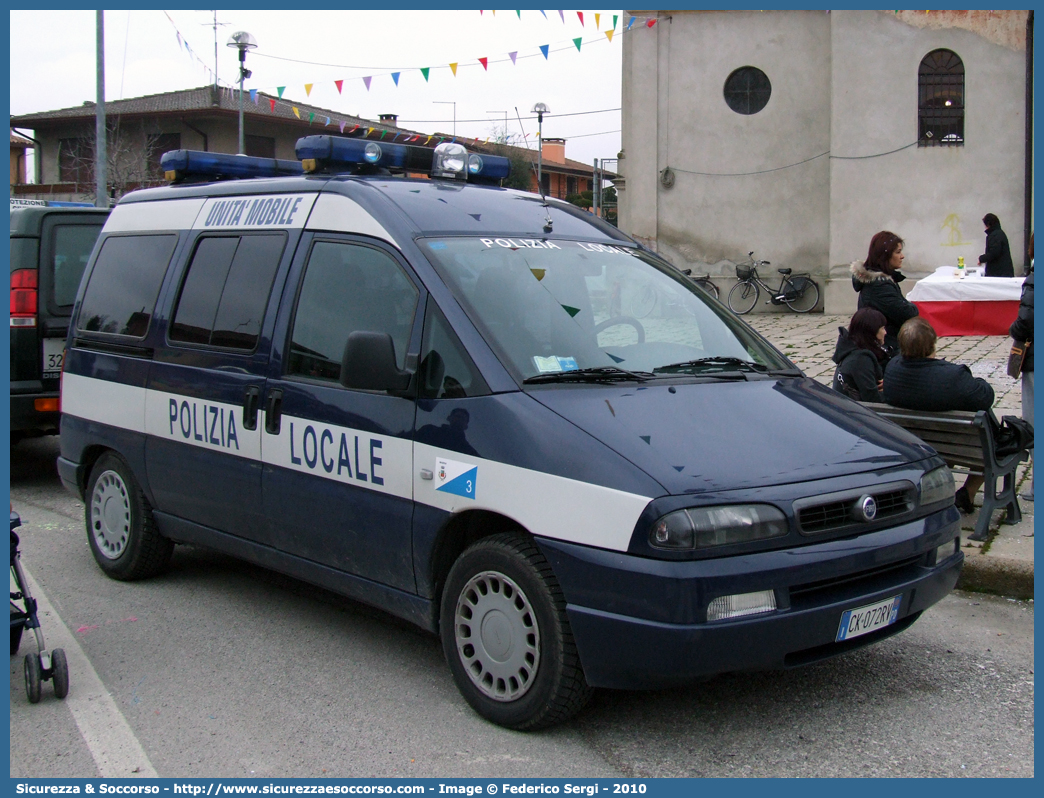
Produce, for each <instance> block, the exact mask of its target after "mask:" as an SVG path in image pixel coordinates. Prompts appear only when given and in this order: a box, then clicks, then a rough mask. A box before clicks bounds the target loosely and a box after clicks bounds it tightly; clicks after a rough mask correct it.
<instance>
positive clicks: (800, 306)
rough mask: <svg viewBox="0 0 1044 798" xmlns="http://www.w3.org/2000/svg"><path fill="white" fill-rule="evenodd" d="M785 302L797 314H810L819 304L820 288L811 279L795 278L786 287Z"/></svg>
mask: <svg viewBox="0 0 1044 798" xmlns="http://www.w3.org/2000/svg"><path fill="white" fill-rule="evenodd" d="M783 301H784V302H786V303H787V307H788V308H790V309H791V310H792V311H794V312H795V313H808V312H809V311H810V310H812V309H813V308H814V307H815V306H816V305H818V304H819V286H818V285H816V281H815V280H813V279H811V278H810V277H794V278H792V279H790V280H788V281H787V284H786V286H784V289H783Z"/></svg>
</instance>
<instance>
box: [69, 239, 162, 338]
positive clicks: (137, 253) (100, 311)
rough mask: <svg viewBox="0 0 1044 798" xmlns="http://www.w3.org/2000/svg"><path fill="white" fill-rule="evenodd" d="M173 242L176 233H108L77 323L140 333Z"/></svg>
mask: <svg viewBox="0 0 1044 798" xmlns="http://www.w3.org/2000/svg"><path fill="white" fill-rule="evenodd" d="M177 243H178V237H177V236H176V235H151V236H118V237H115V236H114V237H110V238H107V239H106V240H105V243H104V244H102V248H101V252H99V253H98V260H97V261H96V262H95V264H94V269H93V271H92V272H91V277H90V282H89V283H88V284H87V290H86V292H85V293H84V296H83V305H82V306H81V307H80V317H79V320H78V329H80V330H82V331H84V332H101V333H111V334H114V335H130V336H134V337H135V338H144V337H145V333H147V332H148V331H149V321H150V320H151V319H152V311H153V309H154V308H155V307H156V296H157V295H158V294H159V289H160V284H161V283H162V282H163V275H164V274H165V273H166V271H167V264H168V263H170V256H171V255H173V254H174V246H175V245H176V244H177Z"/></svg>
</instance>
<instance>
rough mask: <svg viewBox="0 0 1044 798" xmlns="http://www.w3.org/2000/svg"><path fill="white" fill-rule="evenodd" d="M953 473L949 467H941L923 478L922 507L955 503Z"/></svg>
mask: <svg viewBox="0 0 1044 798" xmlns="http://www.w3.org/2000/svg"><path fill="white" fill-rule="evenodd" d="M953 493H954V484H953V472H952V471H950V469H949V467H948V466H939V467H938V468H935V469H933V470H931V471H929V472H928V473H927V474H925V475H924V476H923V477H921V506H922V507H924V506H926V505H929V504H936V503H938V502H943V501H946V500H947V499H948V500H950V501H951V502H952V501H953Z"/></svg>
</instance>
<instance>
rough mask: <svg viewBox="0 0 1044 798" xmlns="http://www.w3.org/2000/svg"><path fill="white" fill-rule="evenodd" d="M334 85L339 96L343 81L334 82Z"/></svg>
mask: <svg viewBox="0 0 1044 798" xmlns="http://www.w3.org/2000/svg"><path fill="white" fill-rule="evenodd" d="M334 85H335V86H336V87H337V93H338V94H340V93H341V87H343V86H344V81H343V80H335V81H334Z"/></svg>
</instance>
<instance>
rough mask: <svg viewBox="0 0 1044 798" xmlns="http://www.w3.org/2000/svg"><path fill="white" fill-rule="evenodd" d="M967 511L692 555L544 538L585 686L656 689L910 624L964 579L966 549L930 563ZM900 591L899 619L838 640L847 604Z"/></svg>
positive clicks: (843, 646) (850, 644)
mask: <svg viewBox="0 0 1044 798" xmlns="http://www.w3.org/2000/svg"><path fill="white" fill-rule="evenodd" d="M959 519H960V515H959V513H958V512H957V510H956V509H955V508H952V507H950V508H947V509H946V510H943V511H940V512H938V513H934V514H933V515H931V516H929V517H927V518H922V519H917V520H916V521H911V522H909V523H907V524H903V525H901V526H897V527H893V528H889V529H884V530H879V531H877V532H873V533H870V534H865V535H861V536H859V537H857V538H853V539H847V540H834V541H827V542H823V543H819V544H813V545H808V546H802V547H799V548H792V549H784V550H778V551H767V552H760V553H758V554H752V555H745V556H737V557H726V558H719V559H711V560H698V561H689V562H677V561H675V562H664V561H659V560H650V559H646V558H641V557H634V556H631V555H627V554H623V553H618V552H608V551H604V550H600V549H593V548H590V547H584V546H578V545H575V544H570V543H562V542H560V541H555V540H549V539H546V538H539V539H538V544H539V546H540V548H541V550H542V551H543V552H544V554H545V556H546V557H547V558H548V560H549V562H550V563H551V566H552V568H553V569H554V571H555V574H556V575H557V577H558V580H559V582H560V584H561V586H562V589H563V592H564V593H565V596H566V601H567V613H568V616H569V622H570V625H571V627H572V631H573V636H574V638H575V640H576V644H577V648H578V650H579V653H580V659H581V662H582V663H583V667H584V674H585V676H586V677H587V681H588V683H589V684H591V685H592V686H595V687H612V688H621V689H648V688H662V687H668V686H672V685H677V684H684V683H687V682H693V681H698V680H699V679H701V678H705V677H707V676H710V675H713V674H717V673H726V672H730V671H750V670H773V669H783V668H790V667H796V666H798V665H805V664H808V663H811V662H816V661H818V660H822V659H826V658H828V657H831V656H836V655H838V654H842V653H844V652H846V651H850V650H852V649H853V648H858V647H861V646H863V645H866V644H869V643H873V642H875V641H876V640H880V639H882V638H884V637H888V636H891V635H893V634H895V633H897V632H900V631H902V630H903V629H905V628H907V627H909V626H910V625H911V624H912V623H913V622H914V621H915V620H916V619H917V617H918V616H919V615H920V613H921V612H923V611H924V610H925V609H927V608H928V607H930V606H932V605H933V604H935V603H936V602H938V601H939V600H941V599H942V598H943V597H944V596H945V595H946V594H947V593H949V592H950V590H952V589H953V587H954V585H955V584H956V582H957V577H958V575H959V574H960V570H961V567H962V566H963V563H964V555H963V553H961V552H958V553H957V554H955V555H952V556H950V557H948V558H947V559H945V560H944V561H943V562H941V563H939V564H935V563H934V562H933V560H934V550H935V548H936V547H937V546H939V545H941V544H942V543H945V542H946V541H947V540H952V539H953V538H954V537H956V536H957V534H958V532H959V528H958V527H959ZM770 589H771V590H773V591H774V592H775V595H776V603H777V609H776V610H775V611H773V612H767V613H764V614H760V615H753V616H747V617H744V618H738V619H736V620H731V621H715V622H710V623H708V622H707V621H706V620H705V619H706V608H707V605H708V603H709V602H710V601H711V600H712V599H713V598H716V597H718V596H724V595H732V594H736V593H748V592H755V591H759V590H770ZM900 594H901V595H902V601H901V603H900V608H899V613H898V618H897V620H896V622H895V623H893V624H892V625H891V626H887V627H884V628H883V629H879V630H877V631H874V632H871V633H869V634H866V635H863V636H861V637H857V638H853V639H851V640H847V641H843V642H839V643H838V642H835V638H836V636H837V631H838V626H839V624H840V621H841V614H842V613H843V612H844V611H845V610H850V609H853V608H857V607H862V606H865V605H868V604H873V603H874V602H875V601H879V600H884V599H887V598H889V597H892V596H896V595H900Z"/></svg>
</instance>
